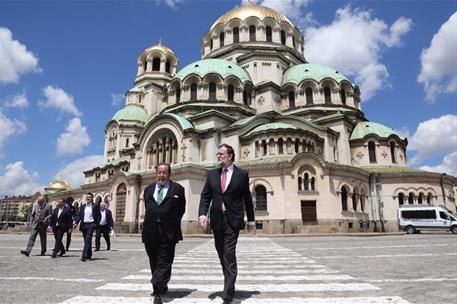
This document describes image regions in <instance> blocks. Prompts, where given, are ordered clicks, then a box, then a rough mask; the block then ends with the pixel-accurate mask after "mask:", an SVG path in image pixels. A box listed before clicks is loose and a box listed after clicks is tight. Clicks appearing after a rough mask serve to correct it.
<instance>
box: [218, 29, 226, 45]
mask: <svg viewBox="0 0 457 304" xmlns="http://www.w3.org/2000/svg"><path fill="white" fill-rule="evenodd" d="M224 43H225V34H224V32H222V33H221V34H220V35H219V46H220V47H223V46H224Z"/></svg>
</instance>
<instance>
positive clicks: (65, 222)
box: [51, 198, 73, 258]
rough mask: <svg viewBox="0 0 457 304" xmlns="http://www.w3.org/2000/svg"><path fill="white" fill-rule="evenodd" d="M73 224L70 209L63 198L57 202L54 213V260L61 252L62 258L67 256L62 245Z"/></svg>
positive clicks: (52, 222)
mask: <svg viewBox="0 0 457 304" xmlns="http://www.w3.org/2000/svg"><path fill="white" fill-rule="evenodd" d="M72 224H73V220H72V218H71V211H70V208H69V207H68V206H67V205H66V204H65V203H64V200H63V198H61V199H59V200H58V201H57V205H56V208H55V209H54V211H53V212H52V216H51V225H52V232H54V238H55V241H56V242H55V245H54V249H53V251H52V256H51V257H52V258H56V257H57V254H58V253H59V251H60V254H59V255H60V256H63V255H64V254H65V247H64V246H63V244H62V238H63V235H64V234H65V232H66V231H68V229H69V228H70V227H71V225H72Z"/></svg>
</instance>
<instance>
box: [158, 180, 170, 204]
mask: <svg viewBox="0 0 457 304" xmlns="http://www.w3.org/2000/svg"><path fill="white" fill-rule="evenodd" d="M168 188H170V181H169V180H168V181H167V182H166V183H165V185H164V186H163V190H162V201H163V199H164V198H165V196H167V192H168ZM159 189H160V185H159V183H156V188H155V189H154V199H155V200H156V202H157V196H158V195H159Z"/></svg>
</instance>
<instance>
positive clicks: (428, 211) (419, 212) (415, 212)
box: [398, 205, 457, 234]
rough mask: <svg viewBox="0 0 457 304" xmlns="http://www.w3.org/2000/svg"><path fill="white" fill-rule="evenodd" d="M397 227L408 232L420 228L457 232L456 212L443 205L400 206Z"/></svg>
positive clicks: (419, 229) (414, 231)
mask: <svg viewBox="0 0 457 304" xmlns="http://www.w3.org/2000/svg"><path fill="white" fill-rule="evenodd" d="M398 228H399V229H400V230H405V231H406V232H407V233H408V234H410V233H417V232H419V231H421V230H450V231H452V233H454V234H457V214H455V213H454V212H452V211H451V210H449V209H447V208H446V207H444V206H439V207H432V206H427V205H425V206H418V205H405V206H400V207H399V208H398Z"/></svg>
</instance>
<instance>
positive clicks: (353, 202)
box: [352, 192, 357, 211]
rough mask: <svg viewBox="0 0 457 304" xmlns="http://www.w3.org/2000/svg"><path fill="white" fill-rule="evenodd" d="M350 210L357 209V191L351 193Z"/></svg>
mask: <svg viewBox="0 0 457 304" xmlns="http://www.w3.org/2000/svg"><path fill="white" fill-rule="evenodd" d="M352 210H354V211H357V193H356V192H353V193H352Z"/></svg>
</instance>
